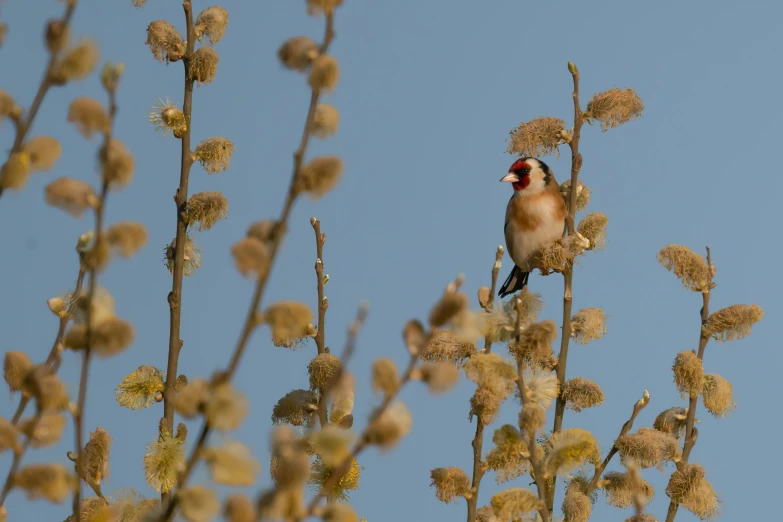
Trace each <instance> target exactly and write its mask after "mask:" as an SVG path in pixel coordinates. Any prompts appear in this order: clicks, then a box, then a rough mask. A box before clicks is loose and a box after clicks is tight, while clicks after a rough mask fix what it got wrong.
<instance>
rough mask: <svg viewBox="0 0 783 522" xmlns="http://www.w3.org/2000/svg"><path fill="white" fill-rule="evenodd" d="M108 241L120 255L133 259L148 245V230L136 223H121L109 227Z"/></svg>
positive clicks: (107, 232)
mask: <svg viewBox="0 0 783 522" xmlns="http://www.w3.org/2000/svg"><path fill="white" fill-rule="evenodd" d="M106 240H107V241H108V242H109V245H111V247H112V248H113V249H114V250H115V251H116V252H117V253H118V254H119V255H121V256H122V257H131V256H132V255H133V254H135V253H136V252H137V251H138V250H139V249H141V248H142V247H144V245H146V244H147V229H146V227H145V226H144V225H142V224H141V223H137V222H135V221H121V222H119V223H115V224H114V225H112V226H111V227H109V229H108V230H107V231H106Z"/></svg>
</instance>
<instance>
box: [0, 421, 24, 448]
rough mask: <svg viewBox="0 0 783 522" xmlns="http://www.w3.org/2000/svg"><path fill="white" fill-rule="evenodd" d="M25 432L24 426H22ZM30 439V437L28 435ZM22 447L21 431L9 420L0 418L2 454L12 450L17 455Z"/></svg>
mask: <svg viewBox="0 0 783 522" xmlns="http://www.w3.org/2000/svg"><path fill="white" fill-rule="evenodd" d="M22 431H23V432H24V431H25V430H24V425H23V426H22ZM27 436H28V437H29V435H27ZM21 448H22V446H21V444H20V443H19V429H18V428H17V427H16V426H14V425H13V424H11V422H10V421H9V420H8V419H5V418H0V453H3V452H4V451H6V450H11V451H13V452H14V453H17V452H18V451H19V450H21Z"/></svg>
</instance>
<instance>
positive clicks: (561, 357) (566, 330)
mask: <svg viewBox="0 0 783 522" xmlns="http://www.w3.org/2000/svg"><path fill="white" fill-rule="evenodd" d="M568 70H569V72H570V73H571V77H572V78H573V82H574V91H573V93H572V95H571V96H572V97H573V100H574V131H573V134H572V136H571V141H570V142H568V146H569V147H570V148H571V201H570V202H569V204H568V214H567V215H566V227H567V229H568V235H569V236H570V235H573V234H574V232H575V227H574V217H575V215H576V195H577V191H576V187H577V181H578V178H579V170H580V169H581V168H582V154H580V152H579V138H580V136H581V133H582V124H583V123H584V120H583V118H582V108H581V106H580V104H579V70H578V69H577V68H576V65H574V64H573V63H570V62H569V64H568ZM573 280H574V270H573V267H572V266H567V267H566V268H565V270H563V283H564V290H563V328H562V332H561V336H560V353H559V354H558V359H557V380H558V381H559V382H560V389H561V390H562V389H563V383H564V382H565V381H566V364H567V362H568V343H569V342H570V340H571V307H572V304H573ZM565 406H566V402H565V400H563V398H562V396H559V397H558V398H557V402H556V404H555V425H554V429H553V433H557V432H559V431H560V430H561V429H562V428H563V415H564V414H565ZM556 484H557V475H555V476H554V477H552V487H551V489H550V490H549V491H547V507H548V508H549V512H550V513H551V512H552V509H553V507H554V502H555V485H556Z"/></svg>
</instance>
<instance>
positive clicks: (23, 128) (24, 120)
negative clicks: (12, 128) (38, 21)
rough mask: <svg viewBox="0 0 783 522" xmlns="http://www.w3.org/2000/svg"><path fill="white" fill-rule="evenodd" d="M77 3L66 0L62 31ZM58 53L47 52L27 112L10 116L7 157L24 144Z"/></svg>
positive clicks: (19, 149) (49, 86)
mask: <svg viewBox="0 0 783 522" xmlns="http://www.w3.org/2000/svg"><path fill="white" fill-rule="evenodd" d="M77 3H78V0H68V2H66V6H65V14H63V17H62V19H61V20H60V23H62V31H64V32H67V31H68V30H69V28H70V25H71V19H72V18H73V13H74V11H75V10H76V4H77ZM50 23H51V22H50ZM59 55H60V51H59V50H58V51H50V52H49V61H48V63H47V65H46V70H45V71H44V74H43V78H41V83H40V84H39V85H38V91H37V92H36V93H35V98H33V103H32V104H31V105H30V109H29V110H28V111H27V114H26V115H24V116H20V117H12V118H11V119H12V120H13V122H14V124H15V125H16V135H15V137H14V144H13V145H12V146H11V150H10V151H9V152H8V157H9V158H10V157H11V154H16V153H17V152H21V150H22V147H23V146H24V140H25V138H27V134H28V133H29V132H30V129H31V128H32V126H33V122H34V121H35V117H36V116H37V115H38V110H39V109H40V108H41V105H42V104H43V101H44V98H45V97H46V93H48V92H49V89H50V88H51V87H52V86H53V85H54V83H52V72H53V70H54V66H55V63H56V62H57V57H58V56H59ZM2 195H3V187H2V186H0V197H2Z"/></svg>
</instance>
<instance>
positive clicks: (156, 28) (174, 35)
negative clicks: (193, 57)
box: [144, 20, 185, 62]
mask: <svg viewBox="0 0 783 522" xmlns="http://www.w3.org/2000/svg"><path fill="white" fill-rule="evenodd" d="M144 43H145V44H146V45H148V46H149V48H150V51H152V56H154V57H155V59H156V60H157V61H159V62H162V61H163V60H166V61H167V62H169V61H177V60H179V59H180V58H182V56H183V55H184V54H185V41H184V40H183V39H182V35H180V34H179V31H177V29H176V28H175V27H174V26H173V25H171V24H170V23H168V22H167V21H165V20H156V21H154V22H151V23H150V24H149V26H147V41H146V42H144Z"/></svg>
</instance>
